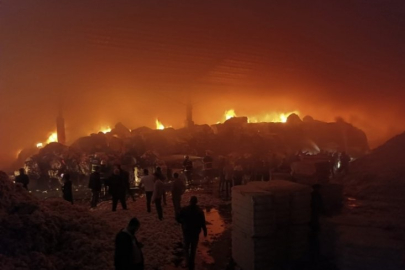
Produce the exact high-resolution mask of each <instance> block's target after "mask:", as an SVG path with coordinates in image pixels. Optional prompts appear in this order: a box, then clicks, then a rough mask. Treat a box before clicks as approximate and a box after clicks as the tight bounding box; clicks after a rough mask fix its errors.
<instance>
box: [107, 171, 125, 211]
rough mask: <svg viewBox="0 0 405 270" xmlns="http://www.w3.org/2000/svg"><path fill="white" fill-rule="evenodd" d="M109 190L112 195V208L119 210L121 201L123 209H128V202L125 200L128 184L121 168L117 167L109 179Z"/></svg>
mask: <svg viewBox="0 0 405 270" xmlns="http://www.w3.org/2000/svg"><path fill="white" fill-rule="evenodd" d="M108 182H109V192H110V194H111V196H112V200H113V203H112V210H113V211H116V210H117V204H118V201H120V202H121V206H122V209H124V210H127V202H126V200H125V192H126V184H125V180H124V179H122V175H121V173H120V170H119V169H118V168H117V167H115V169H114V173H113V174H112V175H111V176H110V178H109V180H108Z"/></svg>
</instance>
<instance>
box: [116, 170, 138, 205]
mask: <svg viewBox="0 0 405 270" xmlns="http://www.w3.org/2000/svg"><path fill="white" fill-rule="evenodd" d="M116 167H117V168H118V169H119V170H120V174H121V177H122V179H123V180H124V183H125V194H128V195H129V196H131V198H132V200H133V201H135V196H134V194H132V192H131V184H130V182H129V173H128V172H127V171H126V170H124V169H122V168H121V165H116ZM125 199H126V195H125Z"/></svg>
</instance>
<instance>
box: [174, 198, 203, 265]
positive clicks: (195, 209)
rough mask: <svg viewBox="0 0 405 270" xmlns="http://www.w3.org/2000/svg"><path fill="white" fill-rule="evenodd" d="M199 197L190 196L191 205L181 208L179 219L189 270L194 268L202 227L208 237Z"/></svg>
mask: <svg viewBox="0 0 405 270" xmlns="http://www.w3.org/2000/svg"><path fill="white" fill-rule="evenodd" d="M197 202H198V200H197V197H196V196H192V197H191V198H190V205H189V206H186V207H184V208H182V209H181V211H180V214H179V215H178V217H177V221H178V222H179V223H181V227H182V230H183V237H184V248H185V254H186V259H187V265H188V269H189V270H194V267H195V266H194V261H195V254H196V251H197V246H198V240H199V236H200V232H201V229H203V231H204V237H207V227H206V225H205V215H204V212H203V211H202V210H201V209H200V207H199V206H198V205H197Z"/></svg>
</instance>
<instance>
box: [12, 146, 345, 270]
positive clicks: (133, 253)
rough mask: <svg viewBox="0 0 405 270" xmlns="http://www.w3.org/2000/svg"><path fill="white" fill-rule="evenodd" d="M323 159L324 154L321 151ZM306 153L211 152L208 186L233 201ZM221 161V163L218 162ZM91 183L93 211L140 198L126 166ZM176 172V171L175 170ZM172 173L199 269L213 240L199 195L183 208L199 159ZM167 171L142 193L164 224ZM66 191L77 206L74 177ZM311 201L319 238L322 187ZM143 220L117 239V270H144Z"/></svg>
mask: <svg viewBox="0 0 405 270" xmlns="http://www.w3.org/2000/svg"><path fill="white" fill-rule="evenodd" d="M319 155H324V153H320V154H319ZM305 156H306V154H304V153H298V154H297V155H295V156H293V157H292V158H291V159H287V158H282V159H277V157H276V155H273V156H272V157H271V158H267V159H266V158H256V159H253V158H239V159H232V160H231V159H226V158H223V157H218V159H217V160H214V158H213V157H211V156H210V155H209V153H207V154H206V156H205V157H204V158H203V159H202V161H203V178H204V179H205V180H207V181H208V182H210V181H212V180H213V179H214V178H217V179H218V180H219V191H220V194H221V196H223V197H224V198H225V199H229V198H230V195H231V194H230V193H231V188H232V186H237V185H241V184H243V183H244V182H245V181H270V180H271V179H272V175H273V174H274V173H277V172H286V171H288V170H290V165H289V164H291V162H295V161H299V160H302V159H303V158H305ZM327 156H328V157H329V160H330V164H332V165H331V171H330V173H331V174H333V173H336V172H337V171H340V172H342V173H347V172H348V168H349V162H350V157H349V156H348V155H347V154H346V153H344V152H343V153H341V154H333V155H327ZM214 161H215V162H214ZM93 169H94V171H93V172H92V173H91V175H90V177H89V182H88V188H89V189H90V190H91V194H92V196H91V202H90V208H91V209H94V208H96V207H97V205H98V203H99V200H100V196H101V194H102V192H103V191H104V192H105V193H106V194H108V196H109V197H110V198H111V200H112V211H116V210H117V205H118V203H120V204H121V207H122V209H123V210H128V207H127V203H126V201H127V198H128V197H129V196H132V198H133V200H135V197H134V194H133V193H131V192H130V176H129V173H128V172H126V171H125V170H123V169H122V168H121V166H120V165H115V166H114V167H113V170H112V173H111V174H110V175H106V174H105V173H103V172H102V171H101V168H100V167H99V166H94V168H93ZM170 174H171V172H170ZM181 174H182V175H181V177H180V175H179V173H174V174H171V175H170V178H172V181H171V186H170V191H171V198H172V203H173V208H174V212H175V217H174V218H175V219H176V221H177V222H178V223H180V224H181V226H182V231H183V238H184V239H183V240H184V243H183V246H184V251H185V257H186V261H187V265H188V268H189V269H194V267H195V266H194V261H195V255H196V250H197V246H198V241H199V235H200V233H201V231H203V233H204V236H207V228H206V225H205V216H204V212H203V211H202V210H201V209H200V208H199V207H198V204H197V202H198V200H197V197H195V196H192V197H191V199H190V202H189V205H188V206H186V207H183V208H182V206H181V199H182V195H183V194H184V193H185V191H186V188H187V186H191V185H192V184H193V181H194V177H195V175H194V166H193V161H192V160H191V159H190V157H189V156H185V157H184V161H183V171H182V172H181ZM168 178H169V177H168V175H167V173H163V172H162V169H161V168H160V167H156V168H155V170H154V172H153V173H151V172H150V171H149V170H148V169H144V170H143V176H142V177H141V180H140V186H139V190H140V191H141V192H142V193H144V194H145V198H146V200H145V201H146V211H147V212H148V213H150V212H151V211H152V209H151V208H152V205H153V204H154V205H155V208H156V213H157V218H158V220H160V221H162V220H163V218H164V217H163V208H162V205H167V201H166V192H167V187H168V185H166V182H167V180H168ZM15 181H16V183H21V184H22V185H23V187H24V188H26V189H28V184H29V177H28V176H27V175H26V174H25V171H24V169H20V174H19V176H17V177H16V180H15ZM62 182H63V185H62V193H63V199H65V200H66V201H68V202H70V203H72V204H73V192H72V181H71V179H70V175H69V173H64V174H63V175H62ZM313 188H314V192H313V194H312V199H311V208H312V216H311V223H310V225H311V228H312V231H313V232H314V235H315V236H316V235H317V232H318V231H319V216H320V214H321V212H322V211H323V210H322V208H323V202H322V198H321V195H320V192H319V190H320V185H315V186H314V187H313ZM140 225H141V224H140V222H139V220H138V219H137V218H132V219H131V220H130V221H129V224H128V226H127V227H126V228H124V229H122V230H121V231H120V232H119V233H118V234H117V236H116V240H115V247H116V248H115V267H116V269H117V270H124V269H125V270H126V269H144V257H143V254H142V247H143V245H142V243H140V242H138V240H137V238H136V236H135V233H136V231H137V230H138V229H139V227H140Z"/></svg>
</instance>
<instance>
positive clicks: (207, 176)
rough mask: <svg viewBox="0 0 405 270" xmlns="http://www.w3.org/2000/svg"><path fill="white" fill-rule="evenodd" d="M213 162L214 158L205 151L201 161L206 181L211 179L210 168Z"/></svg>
mask: <svg viewBox="0 0 405 270" xmlns="http://www.w3.org/2000/svg"><path fill="white" fill-rule="evenodd" d="M213 162H214V159H213V158H212V157H211V156H210V155H209V152H208V151H207V152H206V153H205V157H204V158H203V163H204V177H205V179H206V180H207V181H211V180H212V170H213Z"/></svg>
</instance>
